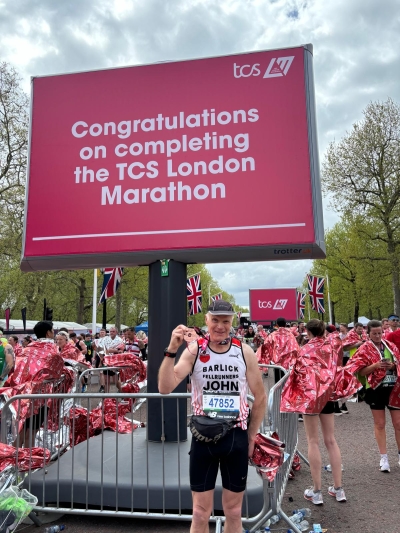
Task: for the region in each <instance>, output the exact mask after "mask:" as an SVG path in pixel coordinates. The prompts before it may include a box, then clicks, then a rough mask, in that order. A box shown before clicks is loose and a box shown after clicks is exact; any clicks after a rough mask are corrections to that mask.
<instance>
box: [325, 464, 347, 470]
mask: <svg viewBox="0 0 400 533" xmlns="http://www.w3.org/2000/svg"><path fill="white" fill-rule="evenodd" d="M324 470H326V471H327V472H332V467H331V465H326V466H324ZM343 470H344V468H343V465H342V472H343Z"/></svg>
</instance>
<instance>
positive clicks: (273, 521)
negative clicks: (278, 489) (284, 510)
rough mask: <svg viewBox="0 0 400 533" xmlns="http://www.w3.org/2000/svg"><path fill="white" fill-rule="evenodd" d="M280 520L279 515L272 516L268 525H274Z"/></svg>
mask: <svg viewBox="0 0 400 533" xmlns="http://www.w3.org/2000/svg"><path fill="white" fill-rule="evenodd" d="M280 519H281V515H279V514H274V516H271V519H270V525H271V526H273V525H274V524H276V523H277V522H279V520H280Z"/></svg>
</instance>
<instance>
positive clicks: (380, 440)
mask: <svg viewBox="0 0 400 533" xmlns="http://www.w3.org/2000/svg"><path fill="white" fill-rule="evenodd" d="M371 412H372V416H373V417H374V431H375V439H376V442H377V444H378V448H379V453H380V454H381V455H382V454H385V453H387V449H386V430H385V424H386V417H385V410H384V409H383V410H380V409H379V410H378V409H371ZM392 420H393V419H392Z"/></svg>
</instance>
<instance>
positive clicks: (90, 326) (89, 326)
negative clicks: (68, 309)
mask: <svg viewBox="0 0 400 533" xmlns="http://www.w3.org/2000/svg"><path fill="white" fill-rule="evenodd" d="M83 325H84V327H85V328H86V330H88V331H90V332H91V331H92V323H91V322H90V323H89V322H88V323H87V324H83ZM102 327H103V324H102V323H101V322H97V324H96V333H98V332H99V331H100V330H101V328H102ZM114 327H115V324H106V329H107V330H109V329H110V328H114ZM128 327H129V326H126V325H125V324H121V330H122V329H125V328H128Z"/></svg>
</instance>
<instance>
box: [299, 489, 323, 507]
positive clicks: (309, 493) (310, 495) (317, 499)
mask: <svg viewBox="0 0 400 533" xmlns="http://www.w3.org/2000/svg"><path fill="white" fill-rule="evenodd" d="M304 498H305V499H306V500H309V501H310V502H312V503H313V504H314V505H322V504H323V503H324V499H323V497H322V492H321V491H319V492H314V488H313V487H310V488H309V489H306V490H305V491H304Z"/></svg>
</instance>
